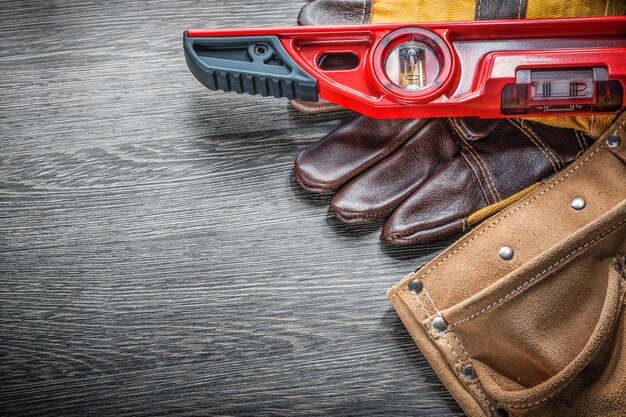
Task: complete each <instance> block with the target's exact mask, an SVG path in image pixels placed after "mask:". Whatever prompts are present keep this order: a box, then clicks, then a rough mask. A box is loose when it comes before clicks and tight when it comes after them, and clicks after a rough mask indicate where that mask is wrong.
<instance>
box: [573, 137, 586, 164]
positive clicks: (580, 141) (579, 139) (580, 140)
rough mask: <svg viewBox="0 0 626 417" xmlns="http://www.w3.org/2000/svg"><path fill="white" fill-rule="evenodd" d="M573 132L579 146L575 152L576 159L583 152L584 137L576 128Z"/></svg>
mask: <svg viewBox="0 0 626 417" xmlns="http://www.w3.org/2000/svg"><path fill="white" fill-rule="evenodd" d="M574 134H575V136H576V141H578V146H580V152H577V153H576V159H578V158H579V157H580V155H582V154H583V153H585V138H584V137H582V133H581V132H579V131H578V130H575V131H574Z"/></svg>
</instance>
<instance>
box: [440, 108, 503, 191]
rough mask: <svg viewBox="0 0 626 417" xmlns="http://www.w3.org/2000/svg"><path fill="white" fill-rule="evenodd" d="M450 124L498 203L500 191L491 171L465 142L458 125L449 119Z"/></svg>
mask: <svg viewBox="0 0 626 417" xmlns="http://www.w3.org/2000/svg"><path fill="white" fill-rule="evenodd" d="M448 124H449V125H450V126H452V129H453V130H454V132H455V133H456V135H457V137H458V138H459V140H460V142H459V145H461V146H462V147H463V148H464V149H465V150H467V152H468V153H469V154H470V155H471V156H472V158H474V160H475V161H476V165H477V166H478V169H480V171H481V172H482V174H483V177H484V179H485V183H486V184H487V188H489V192H490V193H491V195H492V196H493V198H494V200H495V202H498V201H499V197H500V195H499V193H498V190H496V189H495V183H494V182H493V178H492V177H491V174H490V173H489V170H487V167H485V166H484V164H482V160H481V159H480V157H479V156H478V154H477V153H476V151H475V150H474V148H472V147H471V146H470V144H469V143H468V142H467V140H465V137H463V135H462V134H461V132H460V131H459V129H458V128H457V127H456V125H455V124H454V123H453V122H452V120H450V119H448ZM483 168H484V169H483ZM488 179H491V183H490V182H489V180H488ZM492 185H493V188H492ZM487 200H488V199H487Z"/></svg>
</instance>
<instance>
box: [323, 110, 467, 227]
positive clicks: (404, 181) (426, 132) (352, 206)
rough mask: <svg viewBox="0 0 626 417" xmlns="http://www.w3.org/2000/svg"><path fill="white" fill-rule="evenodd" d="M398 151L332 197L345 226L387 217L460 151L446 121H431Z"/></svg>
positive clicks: (332, 203)
mask: <svg viewBox="0 0 626 417" xmlns="http://www.w3.org/2000/svg"><path fill="white" fill-rule="evenodd" d="M422 124H423V125H424V126H423V127H422V128H421V129H419V130H418V131H417V132H415V133H414V134H413V136H411V137H410V138H409V139H408V140H407V141H406V142H405V143H404V144H402V146H401V147H399V148H398V149H397V150H396V151H395V152H393V153H392V154H391V155H389V156H388V157H386V158H384V159H383V160H382V161H380V162H378V163H377V164H376V165H375V166H373V167H371V168H369V169H367V170H366V171H365V172H363V173H362V174H361V175H359V176H357V177H356V178H354V179H353V180H352V181H350V182H349V183H348V184H346V185H345V186H344V187H342V188H341V190H339V192H337V194H335V196H334V197H333V198H332V200H331V202H330V205H331V208H332V209H333V211H334V213H335V215H336V216H337V217H338V218H339V219H340V220H342V221H343V222H346V223H366V222H370V221H375V220H377V219H381V218H385V217H389V215H390V214H391V213H392V212H393V210H395V209H396V207H398V206H399V205H400V204H401V203H402V202H403V201H404V200H406V199H407V198H408V197H409V196H410V195H411V194H413V193H414V192H415V191H416V190H417V189H418V188H419V187H420V186H421V185H422V184H423V183H424V182H425V181H426V180H427V179H428V178H429V177H430V176H432V175H433V174H434V173H436V172H437V171H438V170H439V169H441V167H442V166H444V165H445V164H446V163H448V162H450V161H451V160H452V159H453V158H455V157H456V156H457V155H458V154H459V152H460V148H459V145H458V144H457V141H456V140H455V139H454V137H453V136H452V135H451V134H450V133H449V127H448V124H447V121H446V119H432V120H429V121H428V122H427V123H422Z"/></svg>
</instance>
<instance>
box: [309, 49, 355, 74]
mask: <svg viewBox="0 0 626 417" xmlns="http://www.w3.org/2000/svg"><path fill="white" fill-rule="evenodd" d="M359 63H360V59H359V56H358V55H357V54H355V53H353V52H326V53H323V54H322V55H320V56H319V58H318V59H317V66H318V67H320V69H322V70H324V71H347V70H352V69H355V68H356V67H358V66H359Z"/></svg>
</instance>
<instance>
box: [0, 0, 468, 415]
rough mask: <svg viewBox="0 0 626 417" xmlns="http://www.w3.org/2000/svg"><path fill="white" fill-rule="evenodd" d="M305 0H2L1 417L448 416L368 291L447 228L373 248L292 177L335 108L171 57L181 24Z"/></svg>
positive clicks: (284, 8) (402, 334)
mask: <svg viewBox="0 0 626 417" xmlns="http://www.w3.org/2000/svg"><path fill="white" fill-rule="evenodd" d="M303 4H304V1H295V0H293V1H282V0H272V1H269V0H268V1H263V0H246V1H243V0H236V1H235V0H229V1H190V0H185V1H176V2H172V1H138V0H127V1H122V0H119V1H103V2H101V1H96V0H92V1H86V0H83V1H74V2H70V1H55V2H49V1H23V0H19V1H18V0H14V1H6V0H5V1H2V2H1V3H0V15H1V16H2V19H0V63H1V65H0V141H1V142H0V358H1V362H0V414H2V415H41V414H50V415H60V414H62V415H154V414H171V415H189V414H205V415H242V416H243V415H263V416H269V415H276V416H282V415H298V416H314V415H330V416H341V415H354V416H381V415H393V416H403V415H407V416H409V415H410V416H448V415H450V416H456V415H462V412H461V411H460V409H459V408H458V407H457V406H456V404H455V403H454V401H453V400H452V399H451V397H450V396H449V394H448V393H447V391H446V390H445V388H444V387H443V385H441V383H440V382H439V381H438V379H437V377H436V376H435V375H434V373H433V372H432V370H431V369H430V367H429V365H428V364H427V362H426V361H425V359H424V358H423V356H422V355H421V354H420V353H419V351H418V350H417V348H416V347H415V346H414V344H413V342H412V340H411V339H410V337H409V335H408V333H407V332H406V330H405V329H404V327H403V326H402V324H401V322H400V321H399V319H398V318H397V316H396V314H395V312H394V310H393V309H392V307H391V304H390V302H389V301H388V300H387V299H386V297H385V291H386V290H387V289H388V288H389V287H390V286H391V285H393V284H394V283H395V282H397V281H398V280H399V279H401V278H402V277H403V276H404V275H406V273H408V272H410V271H411V270H413V269H415V268H416V267H418V266H420V265H423V264H424V263H425V262H427V261H428V260H429V259H430V258H432V257H433V256H434V255H435V254H436V253H437V252H438V251H439V250H441V249H442V248H443V247H444V246H445V245H446V242H444V243H440V244H438V245H434V246H428V247H417V248H405V249H397V248H392V247H390V246H389V245H387V244H386V243H384V242H383V241H381V240H380V237H379V233H380V232H379V228H380V223H379V224H375V225H370V226H346V225H343V224H341V223H339V222H338V221H336V220H335V219H334V218H333V217H332V215H331V214H329V213H328V210H327V204H328V196H314V195H310V194H307V193H305V192H302V191H301V190H300V189H299V188H298V186H297V184H296V183H295V181H294V179H293V174H292V171H291V168H292V163H293V159H294V157H295V156H296V155H297V154H298V152H300V151H301V150H303V149H304V148H305V147H306V146H307V145H309V144H311V143H313V142H314V141H315V140H317V139H319V138H321V137H322V136H323V135H324V134H325V132H328V131H330V130H332V129H333V128H334V127H336V126H338V124H339V123H340V122H341V120H345V119H347V118H349V117H351V114H349V113H348V112H344V113H341V114H334V115H326V116H315V117H313V116H304V115H300V114H297V113H296V112H294V111H293V110H291V109H290V108H289V107H288V104H287V102H286V100H278V99H264V98H260V97H251V96H243V95H236V94H233V93H228V94H226V93H219V92H209V91H208V90H206V89H205V88H204V87H202V86H201V85H200V84H199V83H198V82H197V81H196V80H195V79H193V77H192V76H191V75H190V73H189V72H188V70H187V68H186V65H185V62H184V57H183V54H182V49H181V35H182V31H183V30H184V29H185V28H188V27H211V26H212V27H218V26H224V27H225V26H235V25H237V26H243V25H267V24H292V23H293V22H294V21H295V18H296V16H297V13H298V10H299V8H300V7H301V6H302V5H303ZM447 243H449V242H447Z"/></svg>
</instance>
